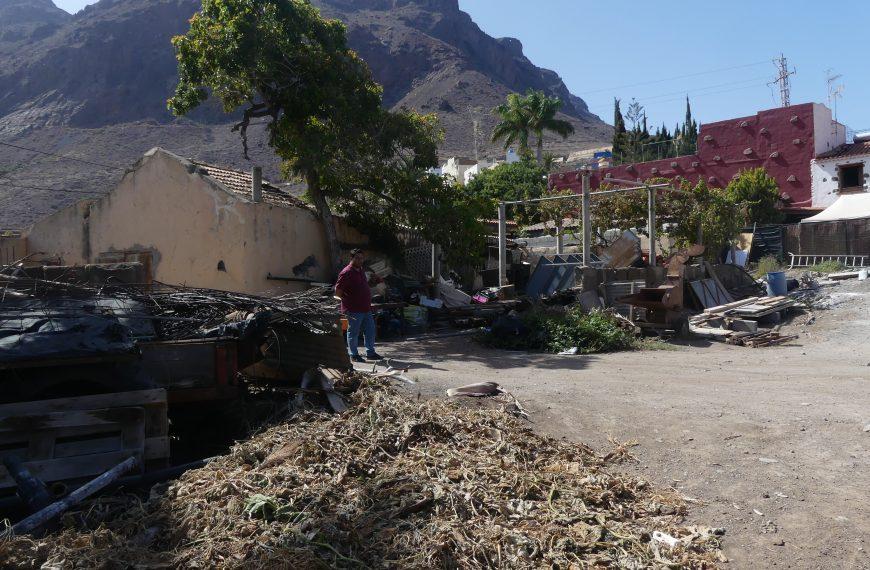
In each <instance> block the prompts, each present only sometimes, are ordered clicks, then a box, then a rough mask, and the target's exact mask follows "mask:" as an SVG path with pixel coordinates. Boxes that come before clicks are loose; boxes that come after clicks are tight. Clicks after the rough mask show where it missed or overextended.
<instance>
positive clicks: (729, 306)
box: [704, 297, 760, 314]
mask: <svg viewBox="0 0 870 570" xmlns="http://www.w3.org/2000/svg"><path fill="white" fill-rule="evenodd" d="M759 298H760V297H748V298H746V299H742V300H740V301H734V302H733V303H728V304H727V305H720V306H718V307H710V308H709V309H707V310H705V311H704V313H705V314H714V313H724V312H725V311H728V310H730V309H734V308H736V307H742V306H743V305H749V304H750V303H754V302H756V301H757V300H758V299H759Z"/></svg>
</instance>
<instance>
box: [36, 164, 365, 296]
mask: <svg viewBox="0 0 870 570" xmlns="http://www.w3.org/2000/svg"><path fill="white" fill-rule="evenodd" d="M340 233H341V234H342V238H343V239H345V240H347V239H350V240H359V241H362V236H360V235H359V234H356V232H352V231H348V230H347V229H343V230H342V231H341V232H340ZM28 245H29V248H28V249H29V250H30V251H31V252H34V251H40V252H44V253H46V254H47V255H49V256H59V257H60V258H61V261H62V263H64V264H67V265H74V264H84V263H97V262H102V261H111V260H112V259H111V258H112V257H113V256H112V255H109V256H107V255H105V254H112V252H115V255H114V256H119V255H121V254H120V253H117V252H134V253H135V252H151V259H152V272H153V278H154V279H155V280H157V281H161V282H163V283H170V284H178V285H188V286H192V287H204V288H213V289H222V290H228V291H239V292H245V293H257V294H260V293H266V294H268V293H283V292H288V291H298V290H300V289H304V288H306V285H305V284H304V283H298V282H291V283H285V282H281V281H270V280H267V279H266V275H267V274H269V273H271V274H272V275H275V276H292V275H293V271H292V268H293V267H294V266H296V265H298V264H300V263H302V262H303V261H304V260H305V259H306V258H307V257H308V256H310V255H314V257H315V258H316V261H317V267H315V268H313V269H312V270H311V272H310V274H309V275H308V277H310V278H313V279H317V280H328V279H329V277H330V272H329V262H328V254H327V247H326V242H325V238H324V237H323V229H322V225H321V223H320V221H319V220H318V219H317V218H316V216H315V215H314V213H313V212H311V211H309V210H307V209H303V208H285V207H280V206H274V205H270V204H267V203H253V202H251V201H249V200H247V199H245V198H243V197H240V196H238V195H236V194H233V193H232V192H230V191H228V190H226V189H225V188H224V187H223V186H221V185H220V184H218V183H216V182H214V181H213V180H212V179H210V178H207V177H204V176H202V175H200V174H199V173H198V172H197V169H196V166H195V165H193V164H191V163H190V162H188V161H186V160H184V159H181V158H179V157H177V156H175V155H173V154H171V153H168V152H166V151H163V150H162V149H153V150H151V151H149V152H148V153H147V154H146V155H145V157H144V158H143V159H142V160H141V161H140V163H139V164H138V165H137V167H136V168H135V170H133V171H131V172H129V173H127V174H126V175H125V176H124V178H123V180H122V181H121V183H120V185H119V186H118V187H117V188H116V189H115V190H114V191H113V192H112V193H111V194H109V195H108V196H106V197H105V198H102V199H100V200H98V201H95V202H90V203H89V202H85V203H80V204H77V205H75V206H73V207H70V208H67V209H65V210H62V211H60V212H57V213H56V214H54V215H52V216H50V217H48V218H46V219H44V220H42V221H40V222H38V223H37V224H35V225H34V226H33V227H32V228H31V230H30V231H29V232H28ZM128 259H129V258H128ZM220 261H223V262H224V265H225V267H226V271H219V270H218V263H219V262H220Z"/></svg>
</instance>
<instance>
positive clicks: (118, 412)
mask: <svg viewBox="0 0 870 570" xmlns="http://www.w3.org/2000/svg"><path fill="white" fill-rule="evenodd" d="M136 421H138V422H142V421H143V412H142V408H113V409H102V410H86V411H70V412H55V413H51V414H32V415H20V416H11V417H4V418H0V433H10V432H21V431H25V432H34V431H37V430H45V429H60V428H68V427H80V426H92V425H93V426H106V425H112V424H127V423H130V422H136Z"/></svg>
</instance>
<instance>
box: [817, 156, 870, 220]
mask: <svg viewBox="0 0 870 570" xmlns="http://www.w3.org/2000/svg"><path fill="white" fill-rule="evenodd" d="M858 163H863V164H864V172H865V174H866V173H870V156H864V157H856V156H847V157H843V158H828V159H816V160H813V163H812V165H811V167H810V170H811V171H812V175H813V205H816V206H818V207H820V208H827V207H828V206H830V205H831V204H833V203H834V202H835V201H836V200H837V198H838V197H839V196H840V192H839V188H840V183H839V181H837V180H834V178H835V177H837V176H839V173H838V172H837V167H838V166H842V165H847V164H858ZM868 188H870V185H868V179H867V178H865V179H864V189H865V191H867V189H868Z"/></svg>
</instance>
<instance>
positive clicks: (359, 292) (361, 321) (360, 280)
mask: <svg viewBox="0 0 870 570" xmlns="http://www.w3.org/2000/svg"><path fill="white" fill-rule="evenodd" d="M350 254H351V261H350V263H349V264H347V267H345V268H344V269H342V270H341V273H339V274H338V281H336V282H335V294H336V295H337V296H338V298H340V299H341V312H342V313H344V315H345V317H347V325H348V326H347V351H348V353H349V354H350V357H351V359H352V360H353V361H354V362H365V361H366V359H364V358H363V357H362V356H360V355H359V333H360V331H362V333H363V336H364V337H365V345H366V358H367V359H368V360H383V358H381V356H379V355H378V353H377V352H375V319H374V317H373V316H372V290H371V289H370V288H369V281H368V278H367V277H366V274H365V270H364V269H363V263H364V262H365V259H366V258H365V254H364V253H363V251H362V250H361V249H355V250H353V251H352V252H350Z"/></svg>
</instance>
